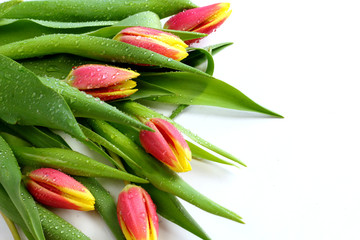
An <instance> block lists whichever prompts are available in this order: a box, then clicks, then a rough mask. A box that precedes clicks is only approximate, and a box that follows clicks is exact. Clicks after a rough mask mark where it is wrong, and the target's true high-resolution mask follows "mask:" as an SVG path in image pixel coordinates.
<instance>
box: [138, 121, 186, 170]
mask: <svg viewBox="0 0 360 240" xmlns="http://www.w3.org/2000/svg"><path fill="white" fill-rule="evenodd" d="M145 124H146V125H147V126H149V127H151V128H152V129H154V130H155V131H154V132H150V131H146V130H141V131H140V142H141V145H142V146H143V147H144V149H145V150H146V152H148V153H150V154H151V155H153V156H154V157H155V158H156V159H158V160H160V161H161V162H163V163H164V164H165V165H167V166H168V167H169V168H170V169H172V170H174V171H176V172H187V171H190V170H191V165H190V163H189V161H190V160H191V151H190V148H189V146H188V144H187V143H186V141H185V139H184V137H183V136H182V135H181V133H180V132H179V131H178V130H177V129H176V128H175V127H174V125H172V124H171V123H169V122H168V121H166V120H164V119H161V118H152V119H150V120H149V121H147V122H146V123H145Z"/></svg>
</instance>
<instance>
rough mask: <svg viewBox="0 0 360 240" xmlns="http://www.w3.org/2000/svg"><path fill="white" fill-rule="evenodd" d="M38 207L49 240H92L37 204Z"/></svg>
mask: <svg viewBox="0 0 360 240" xmlns="http://www.w3.org/2000/svg"><path fill="white" fill-rule="evenodd" d="M36 207H37V210H38V212H39V215H40V219H41V224H42V226H43V229H44V234H45V237H46V239H47V240H74V239H78V240H90V238H89V237H87V236H86V235H85V234H84V233H82V232H81V231H80V230H79V229H77V228H75V227H74V226H73V225H71V224H70V223H68V222H67V221H65V220H64V219H62V218H61V217H59V216H57V215H56V214H54V213H53V212H51V211H49V210H47V209H46V208H44V207H43V206H41V205H40V204H37V205H36Z"/></svg>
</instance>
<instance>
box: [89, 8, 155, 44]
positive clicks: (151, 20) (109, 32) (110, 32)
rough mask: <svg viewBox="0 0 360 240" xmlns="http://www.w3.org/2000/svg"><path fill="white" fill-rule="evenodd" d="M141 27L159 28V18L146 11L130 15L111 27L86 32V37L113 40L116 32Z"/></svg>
mask: <svg viewBox="0 0 360 240" xmlns="http://www.w3.org/2000/svg"><path fill="white" fill-rule="evenodd" d="M132 26H142V27H151V28H161V22H160V18H159V16H158V15H157V14H156V13H153V12H150V11H146V12H140V13H136V14H134V15H131V16H129V17H127V18H125V19H123V20H121V21H119V22H117V23H116V24H113V26H108V27H103V28H100V29H97V30H94V31H91V32H87V33H86V34H87V35H90V36H97V37H104V38H113V37H114V36H115V35H116V34H117V33H118V32H120V31H121V30H123V29H124V28H127V27H132Z"/></svg>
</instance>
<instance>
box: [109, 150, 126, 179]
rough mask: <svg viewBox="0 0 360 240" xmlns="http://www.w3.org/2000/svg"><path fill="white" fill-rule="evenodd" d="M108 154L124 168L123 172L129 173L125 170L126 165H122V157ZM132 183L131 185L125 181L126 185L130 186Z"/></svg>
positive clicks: (110, 152)
mask: <svg viewBox="0 0 360 240" xmlns="http://www.w3.org/2000/svg"><path fill="white" fill-rule="evenodd" d="M108 152H109V155H110V157H112V158H113V159H114V161H115V162H117V163H118V164H119V165H120V166H121V167H122V171H124V172H127V171H126V170H125V167H124V164H123V163H122V161H121V159H120V157H119V156H118V155H117V154H115V153H113V152H112V151H109V150H108ZM130 183H131V182H130V181H127V180H124V184H125V185H128V184H130Z"/></svg>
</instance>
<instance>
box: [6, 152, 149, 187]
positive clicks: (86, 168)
mask: <svg viewBox="0 0 360 240" xmlns="http://www.w3.org/2000/svg"><path fill="white" fill-rule="evenodd" d="M12 149H13V151H14V154H15V156H16V158H17V159H18V161H19V164H21V165H24V166H30V167H50V168H55V169H61V170H62V171H64V172H66V173H68V174H71V175H78V176H85V177H104V178H114V179H121V180H127V181H132V182H139V183H147V181H146V180H144V179H142V178H139V177H136V176H134V175H131V174H128V173H126V172H123V171H120V170H117V169H115V168H112V167H109V166H108V165H105V164H103V163H100V162H98V161H96V160H94V159H92V158H89V157H87V156H85V155H83V154H81V153H78V152H75V151H72V150H68V149H60V148H33V147H18V146H13V147H12Z"/></svg>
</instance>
